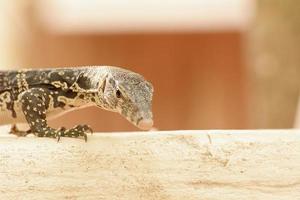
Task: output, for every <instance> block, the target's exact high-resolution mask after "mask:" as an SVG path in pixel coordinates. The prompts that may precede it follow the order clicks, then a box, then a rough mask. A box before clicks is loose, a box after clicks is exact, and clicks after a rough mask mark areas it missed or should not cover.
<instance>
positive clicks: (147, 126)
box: [138, 119, 153, 130]
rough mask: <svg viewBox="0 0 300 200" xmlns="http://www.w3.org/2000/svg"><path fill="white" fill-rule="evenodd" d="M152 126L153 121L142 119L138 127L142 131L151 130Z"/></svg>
mask: <svg viewBox="0 0 300 200" xmlns="http://www.w3.org/2000/svg"><path fill="white" fill-rule="evenodd" d="M152 126H153V121H152V119H142V120H141V121H140V122H139V124H138V127H139V128H140V129H142V130H149V129H151V128H152Z"/></svg>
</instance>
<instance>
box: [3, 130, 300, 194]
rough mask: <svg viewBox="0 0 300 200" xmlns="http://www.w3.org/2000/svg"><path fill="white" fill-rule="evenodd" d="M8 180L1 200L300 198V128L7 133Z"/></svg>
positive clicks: (5, 163)
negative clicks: (74, 135) (84, 136)
mask: <svg viewBox="0 0 300 200" xmlns="http://www.w3.org/2000/svg"><path fill="white" fill-rule="evenodd" d="M0 130H1V133H2V132H6V130H4V128H0ZM0 180H1V182H0V199H166V200H167V199H174V200H175V199H176V200H177V199H178V200H181V199H187V200H190V199H300V131H292V130H278V131H271V130H265V131H239V130H236V131H231V130H228V131H222V130H219V131H213V130H211V131H166V132H147V133H141V132H137V133H133V132H132V133H112V134H96V135H94V136H90V137H89V140H88V142H87V143H85V142H84V141H83V140H80V139H70V138H62V140H61V142H59V143H57V142H56V140H54V139H49V138H32V137H27V138H16V137H14V136H7V135H6V134H1V136H0Z"/></svg>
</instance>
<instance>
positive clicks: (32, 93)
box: [21, 88, 92, 141]
mask: <svg viewBox="0 0 300 200" xmlns="http://www.w3.org/2000/svg"><path fill="white" fill-rule="evenodd" d="M50 95H51V93H50V91H49V90H48V89H43V88H33V89H30V90H28V91H26V92H24V93H23V95H22V98H21V103H22V111H23V114H24V116H25V118H26V120H27V122H28V124H29V126H30V129H31V132H32V133H34V134H35V135H36V136H38V137H52V138H58V140H59V139H60V137H80V136H82V137H84V139H85V141H87V134H86V132H92V130H91V128H90V127H89V126H87V125H77V126H75V127H74V128H71V129H65V128H60V129H54V128H51V127H49V126H48V124H47V120H46V113H47V109H49V105H50V104H52V105H53V102H51V98H49V97H50ZM52 101H53V97H52Z"/></svg>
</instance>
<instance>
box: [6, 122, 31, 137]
mask: <svg viewBox="0 0 300 200" xmlns="http://www.w3.org/2000/svg"><path fill="white" fill-rule="evenodd" d="M30 133H31V130H30V129H29V130H27V131H21V130H20V129H18V127H17V125H15V124H13V125H12V126H11V128H10V131H9V134H13V135H16V136H18V137H25V136H27V135H28V134H30Z"/></svg>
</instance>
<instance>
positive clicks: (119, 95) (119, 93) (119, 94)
mask: <svg viewBox="0 0 300 200" xmlns="http://www.w3.org/2000/svg"><path fill="white" fill-rule="evenodd" d="M116 96H117V98H121V91H120V90H117V91H116Z"/></svg>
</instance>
